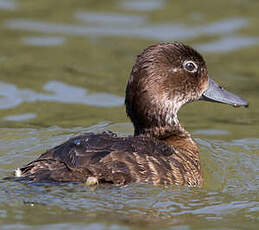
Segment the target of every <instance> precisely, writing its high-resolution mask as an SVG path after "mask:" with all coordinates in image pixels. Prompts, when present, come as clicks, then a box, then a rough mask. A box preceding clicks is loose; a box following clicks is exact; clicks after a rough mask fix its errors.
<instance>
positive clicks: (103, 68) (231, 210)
mask: <svg viewBox="0 0 259 230" xmlns="http://www.w3.org/2000/svg"><path fill="white" fill-rule="evenodd" d="M258 8H259V2H257V1H252V0H251V1H236V0H230V1H227V2H226V1H221V0H219V1H214V2H213V3H212V2H209V1H205V0H197V1H195V2H194V1H187V2H186V1H184V2H183V1H164V0H157V1H155V0H152V1H148V0H140V1H135V0H129V1H126V0H116V1H115V0H114V1H98V2H97V1H83V0H76V1H66V0H65V1H50V0H45V1H41V0H39V1H32V0H26V1H19V0H1V1H0V31H1V37H0V41H1V42H0V50H1V53H0V70H1V72H0V178H1V179H0V224H1V229H8V230H9V229H89V230H90V229H91V230H95V229H112V230H114V229H173V230H176V229H177V230H179V229H181V230H183V229H184V230H186V229H258V222H259V219H258V216H259V215H258V214H259V196H258V189H259V184H258V181H259V180H258V179H259V178H258V166H259V161H258V155H259V135H258V130H259V105H258V97H259V91H258V85H259V68H258V60H259V57H258V49H259V34H258V26H259V16H258ZM173 40H181V41H183V42H185V43H187V44H190V45H192V46H194V47H196V48H197V49H198V50H200V51H201V52H202V53H203V55H204V57H205V58H206V60H207V64H208V68H209V72H210V75H211V76H212V77H213V78H214V79H216V80H217V81H219V82H220V83H221V84H223V85H224V87H225V88H227V89H229V90H231V91H233V92H234V93H236V94H239V95H241V96H243V97H245V98H246V99H247V100H248V101H249V102H250V106H249V108H248V109H244V108H239V109H236V108H233V107H229V106H226V105H221V104H212V103H206V102H196V103H192V104H188V105H186V106H184V107H183V109H182V110H181V111H180V114H179V118H180V120H181V122H182V123H183V124H184V127H185V128H186V129H187V130H190V132H191V133H192V135H193V137H194V139H195V141H196V142H197V143H198V145H199V149H200V154H201V162H202V169H203V175H204V180H205V182H204V187H203V188H202V189H191V188H185V187H175V186H167V187H165V186H152V185H143V184H130V185H127V186H123V187H118V186H110V185H102V186H97V187H87V186H85V185H84V184H62V185H50V184H22V183H17V182H14V181H8V180H4V179H3V178H4V177H6V176H10V175H11V174H12V172H13V170H14V169H16V168H17V167H19V166H21V165H22V164H24V163H25V162H28V161H31V160H32V159H35V157H37V156H38V155H39V154H40V153H42V152H44V151H45V150H46V149H48V148H51V147H54V146H56V145H58V144H60V143H62V142H63V141H65V140H67V139H68V138H70V137H72V136H74V135H77V134H80V133H84V132H89V131H93V132H102V131H104V130H107V129H109V130H112V131H114V132H117V133H118V134H119V135H128V134H131V133H132V131H133V129H132V125H131V124H130V123H129V120H128V119H127V117H126V115H125V110H124V107H123V98H124V90H125V85H126V82H127V79H128V76H129V73H130V71H131V67H132V65H133V63H134V61H135V57H136V55H137V54H138V53H139V52H141V50H142V49H143V48H144V47H146V46H148V45H150V44H153V43H157V42H159V41H173Z"/></svg>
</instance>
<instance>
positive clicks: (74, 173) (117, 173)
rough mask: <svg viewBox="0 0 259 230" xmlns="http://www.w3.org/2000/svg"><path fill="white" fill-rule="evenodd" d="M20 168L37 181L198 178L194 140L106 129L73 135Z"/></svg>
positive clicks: (193, 181)
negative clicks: (123, 134) (119, 134)
mask: <svg viewBox="0 0 259 230" xmlns="http://www.w3.org/2000/svg"><path fill="white" fill-rule="evenodd" d="M183 143H184V142H183ZM20 170H21V172H22V175H23V178H24V179H29V180H34V181H35V182H37V181H45V182H51V181H58V182H73V181H79V182H87V183H88V184H94V183H112V184H120V185H123V184H127V183H131V182H142V183H149V184H176V185H189V186H200V185H201V183H202V177H201V170H200V162H199V152H198V149H197V147H196V146H195V145H190V146H188V145H184V146H175V147H173V146H172V145H168V144H167V143H166V142H163V141H159V140H156V139H153V138H148V137H145V136H136V137H134V136H130V137H117V136H116V135H114V134H113V133H110V132H109V133H102V134H94V133H86V134H83V135H80V136H77V137H75V138H72V139H70V140H68V141H67V142H65V143H63V144H61V145H59V146H57V147H55V148H53V149H50V150H49V151H47V152H46V153H44V154H42V155H41V156H40V157H39V158H38V159H37V160H35V161H33V162H31V163H29V164H28V165H26V166H25V167H23V168H21V169H20Z"/></svg>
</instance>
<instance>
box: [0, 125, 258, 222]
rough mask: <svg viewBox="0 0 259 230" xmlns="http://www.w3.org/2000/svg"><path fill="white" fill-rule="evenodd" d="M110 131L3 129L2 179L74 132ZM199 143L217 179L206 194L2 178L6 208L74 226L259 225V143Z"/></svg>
mask: <svg viewBox="0 0 259 230" xmlns="http://www.w3.org/2000/svg"><path fill="white" fill-rule="evenodd" d="M117 125H118V126H119V124H117ZM122 125H124V124H122ZM108 126H109V124H107V123H101V124H98V125H96V126H93V127H90V128H89V129H82V128H77V129H74V130H71V129H61V128H58V127H52V128H49V129H0V139H1V145H0V151H1V154H0V158H1V159H0V162H1V165H0V177H1V178H3V177H5V176H8V175H10V172H11V171H12V170H13V169H15V168H16V167H18V166H19V165H22V164H23V163H25V162H28V161H30V160H32V159H34V158H35V157H36V156H37V155H38V154H39V153H40V152H43V151H44V150H45V149H47V148H50V147H53V146H56V145H57V144H59V143H61V142H63V141H64V140H67V139H68V138H69V137H71V136H72V135H73V134H76V133H82V132H86V131H91V130H95V131H97V132H98V130H100V131H102V130H103V129H104V128H105V127H106V128H107V127H108ZM197 142H198V143H199V147H200V149H201V155H202V161H203V162H204V164H203V169H204V174H212V176H211V177H210V178H211V179H212V180H211V181H208V180H207V179H206V180H205V182H206V183H207V185H206V186H205V188H204V189H191V188H186V187H175V186H152V185H143V184H130V185H127V186H122V187H117V186H111V185H100V186H97V187H87V186H85V185H84V184H59V185H50V184H34V185H32V184H22V183H17V182H12V181H3V180H0V201H1V202H0V209H4V210H9V209H11V210H13V212H14V213H13V214H14V215H19V216H20V217H21V218H26V215H27V213H28V209H31V211H33V213H31V215H32V218H36V219H37V218H39V217H37V215H38V214H37V213H40V216H41V218H42V220H45V219H49V218H50V215H52V218H56V219H55V223H57V222H58V220H59V221H61V223H62V221H64V219H66V220H68V221H71V220H70V219H69V216H71V215H72V216H73V218H74V221H80V220H81V221H82V219H83V220H87V221H88V222H89V220H90V219H91V218H93V219H95V218H97V220H98V223H100V221H102V220H103V221H111V220H113V221H115V222H116V223H121V224H122V223H124V224H125V223H129V222H130V221H131V220H134V223H135V224H137V223H139V224H140V225H141V226H147V225H150V224H151V225H153V226H159V225H161V224H163V223H164V222H166V224H169V225H170V224H174V225H175V224H177V225H181V226H182V225H187V226H188V225H193V224H197V225H198V226H199V224H201V223H203V224H206V223H210V222H209V221H211V220H221V219H224V220H226V219H233V218H235V222H236V223H238V224H241V225H240V227H245V226H244V223H245V224H247V223H250V224H252V223H253V222H254V221H256V218H257V215H256V212H258V205H259V203H258V201H257V200H258V194H257V191H258V187H259V185H258V184H256V172H257V168H258V159H257V156H256V151H257V152H258V150H259V139H256V138H254V139H249V138H248V139H241V140H233V141H218V140H206V139H197ZM209 169H210V170H209ZM205 177H206V176H205ZM215 178H217V179H215ZM219 185H220V186H219ZM3 207H4V208H3ZM16 210H17V211H16ZM18 210H19V213H18ZM68 214H69V215H68ZM53 215H54V216H53ZM66 215H67V218H68V219H67V218H65V216H66ZM82 215H83V216H82ZM186 217H188V218H186ZM41 218H40V219H41ZM120 221H121V222H120ZM242 224H243V225H242ZM48 226H49V225H48ZM163 226H164V225H163ZM203 226H204V225H203Z"/></svg>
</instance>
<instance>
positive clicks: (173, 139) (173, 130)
mask: <svg viewBox="0 0 259 230" xmlns="http://www.w3.org/2000/svg"><path fill="white" fill-rule="evenodd" d="M134 135H135V136H138V135H142V136H146V137H151V138H155V139H159V140H161V141H164V142H166V143H167V144H169V145H171V146H173V147H174V148H176V149H182V150H185V151H187V152H190V153H191V154H194V155H195V156H197V157H199V151H198V147H197V145H196V143H195V142H194V141H193V140H192V138H191V135H190V133H189V132H187V131H186V130H185V129H184V128H183V127H182V126H181V124H180V123H179V121H178V119H177V116H174V117H172V118H171V119H170V122H168V123H165V124H164V125H161V124H160V125H158V126H151V127H146V128H145V129H138V128H136V127H135V132H134Z"/></svg>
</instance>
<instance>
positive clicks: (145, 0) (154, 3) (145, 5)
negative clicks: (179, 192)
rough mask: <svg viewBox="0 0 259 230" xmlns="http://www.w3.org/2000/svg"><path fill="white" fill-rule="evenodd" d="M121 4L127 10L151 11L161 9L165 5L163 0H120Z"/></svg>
mask: <svg viewBox="0 0 259 230" xmlns="http://www.w3.org/2000/svg"><path fill="white" fill-rule="evenodd" d="M121 6H122V8H124V9H127V10H129V9H130V10H137V11H151V10H161V9H163V8H164V6H165V1H164V0H130V1H128V0H122V1H121Z"/></svg>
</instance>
